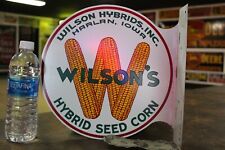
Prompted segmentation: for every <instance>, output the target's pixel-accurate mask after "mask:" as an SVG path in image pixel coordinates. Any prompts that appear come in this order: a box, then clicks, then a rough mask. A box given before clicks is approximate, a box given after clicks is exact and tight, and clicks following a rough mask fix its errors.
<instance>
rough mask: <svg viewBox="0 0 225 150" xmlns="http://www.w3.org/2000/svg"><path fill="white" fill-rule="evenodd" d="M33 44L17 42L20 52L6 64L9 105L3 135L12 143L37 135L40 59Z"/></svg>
mask: <svg viewBox="0 0 225 150" xmlns="http://www.w3.org/2000/svg"><path fill="white" fill-rule="evenodd" d="M33 50H34V43H33V42H29V41H20V45H19V52H18V53H16V54H15V55H14V56H13V57H12V59H11V61H10V64H9V78H8V105H7V112H6V118H5V136H6V139H8V140H9V141H11V142H18V143H26V142H29V141H31V140H33V139H34V138H35V137H36V134H37V96H38V84H39V74H40V73H39V72H40V69H39V60H38V58H37V56H36V55H35V54H34V53H33Z"/></svg>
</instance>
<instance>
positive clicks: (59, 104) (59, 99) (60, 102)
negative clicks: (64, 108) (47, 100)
mask: <svg viewBox="0 0 225 150" xmlns="http://www.w3.org/2000/svg"><path fill="white" fill-rule="evenodd" d="M54 103H57V105H56V107H59V106H61V105H62V104H64V102H63V101H62V97H60V98H58V99H57V100H55V101H54Z"/></svg>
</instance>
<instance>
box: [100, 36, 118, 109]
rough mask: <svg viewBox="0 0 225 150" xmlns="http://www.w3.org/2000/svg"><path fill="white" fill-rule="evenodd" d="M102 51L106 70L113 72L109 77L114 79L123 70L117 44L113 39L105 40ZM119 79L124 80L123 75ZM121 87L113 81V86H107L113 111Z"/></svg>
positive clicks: (101, 47)
mask: <svg viewBox="0 0 225 150" xmlns="http://www.w3.org/2000/svg"><path fill="white" fill-rule="evenodd" d="M100 49H102V50H103V53H104V67H105V69H110V70H111V72H110V73H109V75H110V76H112V77H113V74H114V73H115V72H116V71H117V70H120V69H121V66H120V59H119V54H118V49H117V45H116V42H115V41H114V39H113V38H111V37H107V38H104V39H102V41H101V43H100ZM119 78H122V75H121V76H120V77H119ZM120 87H121V85H118V84H116V83H115V82H114V81H112V83H111V84H108V85H107V92H108V98H109V104H110V108H111V110H112V109H113V107H114V104H115V102H116V100H117V96H118V93H119V89H120Z"/></svg>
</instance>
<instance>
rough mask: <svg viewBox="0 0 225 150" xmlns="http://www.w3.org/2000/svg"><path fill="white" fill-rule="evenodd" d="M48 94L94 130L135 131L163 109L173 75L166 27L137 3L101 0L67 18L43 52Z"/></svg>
mask: <svg viewBox="0 0 225 150" xmlns="http://www.w3.org/2000/svg"><path fill="white" fill-rule="evenodd" d="M42 59H43V60H42V82H43V91H44V94H45V98H46V100H47V102H48V104H49V106H50V108H51V109H52V111H53V113H54V114H55V115H56V116H57V118H58V119H59V120H60V121H61V122H62V123H63V124H65V125H66V126H67V127H69V128H70V129H72V130H73V131H75V132H77V133H79V134H82V135H84V136H87V137H90V138H96V139H101V138H103V137H104V136H106V135H110V134H113V135H119V136H124V137H127V136H130V135H133V134H135V133H137V132H139V131H141V130H143V129H144V128H146V127H147V126H148V125H149V124H150V123H151V122H153V121H154V118H155V117H156V116H157V115H158V114H159V113H160V112H161V111H162V109H163V106H164V104H165V103H166V101H167V99H168V96H169V93H170V89H171V84H172V79H173V77H172V76H173V68H172V67H173V65H172V60H171V55H170V51H169V49H168V46H167V44H166V41H165V40H164V38H163V36H162V35H161V33H160V31H159V30H158V28H157V27H156V26H155V25H154V24H153V23H152V22H151V21H150V20H148V19H147V18H146V17H144V16H143V15H141V14H140V13H138V12H135V11H133V10H131V9H128V8H124V7H120V6H114V5H100V6H94V7H89V8H86V9H84V10H81V11H79V12H77V13H75V14H73V15H72V16H71V17H69V18H68V19H66V20H65V21H64V22H63V23H62V24H60V25H59V26H58V27H57V28H56V30H55V31H54V32H53V34H52V35H51V37H50V38H49V40H48V42H47V44H46V46H45V49H44V51H43V55H42Z"/></svg>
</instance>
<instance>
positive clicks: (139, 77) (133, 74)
mask: <svg viewBox="0 0 225 150" xmlns="http://www.w3.org/2000/svg"><path fill="white" fill-rule="evenodd" d="M142 79H143V71H140V72H138V75H137V74H136V72H135V71H132V70H131V71H130V85H133V84H134V80H135V81H136V83H137V84H138V85H142Z"/></svg>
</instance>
